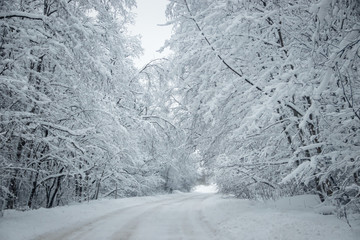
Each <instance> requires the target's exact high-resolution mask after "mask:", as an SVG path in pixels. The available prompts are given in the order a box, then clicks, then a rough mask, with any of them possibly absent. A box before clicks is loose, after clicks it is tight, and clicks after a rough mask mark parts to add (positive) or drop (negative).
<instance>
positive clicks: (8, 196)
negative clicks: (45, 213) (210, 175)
mask: <svg viewBox="0 0 360 240" xmlns="http://www.w3.org/2000/svg"><path fill="white" fill-rule="evenodd" d="M135 4H136V3H135V1H134V0H13V1H8V0H5V1H0V35H1V42H0V56H1V58H0V59H1V61H0V181H1V189H0V208H1V209H6V208H8V209H11V208H26V207H28V208H37V207H53V206H57V205H64V204H67V203H68V202H71V201H84V200H89V199H97V198H98V197H104V196H111V197H116V196H119V197H120V196H137V195H145V194H151V193H155V192H162V191H171V189H185V190H188V189H189V188H191V186H192V185H193V184H194V182H195V179H196V164H195V162H194V161H193V159H192V158H191V155H190V154H187V153H188V151H189V149H187V148H185V146H184V145H183V144H182V142H184V141H182V139H184V138H185V135H184V132H183V131H180V130H179V129H178V128H177V127H175V126H174V125H173V124H172V123H171V122H170V121H169V120H167V119H166V108H168V107H169V104H171V101H172V100H171V99H170V98H169V96H168V95H166V94H163V93H165V92H166V91H167V89H168V88H169V86H162V85H161V84H162V83H161V82H162V79H161V77H160V76H163V74H159V73H158V72H157V70H156V69H154V68H153V67H152V66H150V65H149V66H147V67H146V68H144V69H143V70H142V71H141V72H140V73H138V72H137V70H136V69H135V68H134V66H133V63H132V60H131V59H132V58H133V57H136V56H137V55H139V54H140V53H141V48H140V44H139V40H138V39H137V38H135V37H131V36H129V35H127V32H126V31H127V30H126V26H127V25H128V24H130V23H131V22H132V21H133V20H132V19H133V16H132V13H131V8H133V7H134V6H135ZM147 76H152V78H151V81H150V79H148V78H147ZM146 80H148V83H149V84H148V85H147V84H146ZM161 96H164V97H163V98H162V99H160V97H161Z"/></svg>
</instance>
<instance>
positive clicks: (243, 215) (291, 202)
mask: <svg viewBox="0 0 360 240" xmlns="http://www.w3.org/2000/svg"><path fill="white" fill-rule="evenodd" d="M318 205H319V201H318V199H317V197H316V196H314V195H307V196H296V197H291V198H283V199H280V200H278V201H266V202H255V201H250V200H241V199H236V198H232V197H221V196H215V197H213V198H212V199H209V200H206V201H205V202H204V203H203V208H204V209H207V211H206V212H203V215H204V219H205V220H206V221H207V222H209V223H210V225H213V226H218V227H219V228H218V230H217V234H218V236H220V237H221V236H227V238H226V239H241V240H250V239H254V240H265V239H268V240H272V239H277V240H281V239H282V240H289V239H291V240H309V239H312V240H314V239H316V240H332V239H334V240H335V239H342V240H355V239H359V233H360V231H359V230H360V226H353V229H351V228H350V227H349V226H348V225H347V224H346V222H345V221H342V220H339V219H338V218H336V217H335V216H334V215H326V216H325V215H321V214H318V213H315V212H314V209H315V208H317V206H318ZM219 239H222V238H219Z"/></svg>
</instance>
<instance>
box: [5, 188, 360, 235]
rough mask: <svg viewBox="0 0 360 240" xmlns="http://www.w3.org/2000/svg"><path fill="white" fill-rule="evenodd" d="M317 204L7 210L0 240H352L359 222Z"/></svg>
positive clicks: (119, 203) (156, 201)
mask: <svg viewBox="0 0 360 240" xmlns="http://www.w3.org/2000/svg"><path fill="white" fill-rule="evenodd" d="M318 204H319V202H318V200H317V198H316V196H297V197H292V198H284V199H281V200H278V201H266V202H255V201H249V200H240V199H235V198H232V197H229V196H227V197H226V196H221V195H220V194H214V193H199V192H193V193H175V194H171V195H160V196H151V197H136V198H126V199H117V200H98V201H91V202H89V203H82V204H77V205H71V206H65V207H56V208H53V209H38V210H32V211H26V212H20V211H13V210H7V211H5V213H4V217H2V218H0V239H4V240H5V239H6V240H22V239H24V240H25V239H38V240H40V239H43V240H45V239H46V240H54V239H74V240H75V239H76V240H80V239H86V240H106V239H109V240H115V239H116V240H125V239H138V240H147V239H149V240H152V239H153V240H170V239H173V240H177V239H184V240H188V239H194V240H195V239H196V240H202V239H206V240H212V239H219V240H226V239H234V240H235V239H241V240H250V239H254V240H262V239H269V240H272V239H277V240H280V239H283V240H288V239H292V240H300V239H303V240H305V239H316V240H318V239H324V240H325V239H326V240H331V239H342V240H348V239H349V240H350V239H358V237H359V236H360V226H359V225H360V224H359V222H355V221H354V222H353V226H352V228H350V227H349V225H348V224H347V223H346V222H345V221H344V220H341V219H338V218H336V216H334V215H323V214H320V213H319V212H316V209H317V207H316V206H318ZM355 223H356V224H355ZM354 225H355V226H354Z"/></svg>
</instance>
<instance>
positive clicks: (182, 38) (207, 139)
mask: <svg viewBox="0 0 360 240" xmlns="http://www.w3.org/2000/svg"><path fill="white" fill-rule="evenodd" d="M167 15H168V17H169V22H170V23H172V24H173V26H174V35H173V36H172V38H171V40H170V41H168V46H170V47H171V48H172V49H173V51H174V56H173V59H172V64H173V66H174V67H172V68H171V71H172V74H173V76H174V79H175V80H176V82H177V84H176V88H174V92H175V93H174V94H175V95H177V96H181V97H179V98H178V103H177V109H178V112H177V114H178V115H177V119H178V121H179V123H180V124H181V126H182V127H183V128H184V129H186V131H187V134H188V138H187V143H186V144H187V145H189V146H191V147H193V148H194V149H195V150H196V151H197V152H198V153H200V154H201V155H202V157H203V164H204V166H206V167H207V169H208V171H210V173H211V174H212V175H213V176H214V179H215V180H216V182H217V184H218V186H219V188H220V190H221V191H223V192H228V193H234V194H236V195H237V196H239V197H248V198H255V197H273V196H274V194H298V193H303V192H313V193H317V194H318V195H319V196H320V198H321V200H323V201H324V200H331V201H334V203H337V204H339V206H342V207H344V206H349V205H351V206H356V204H357V206H359V205H358V204H359V202H360V179H359V174H360V68H359V67H360V2H359V1H357V0H319V1H310V0H297V1H281V0H280V1H279V0H270V1H264V0H215V1H213V0H201V1H197V0H172V1H171V3H170V4H169V5H168V9H167ZM357 208H358V207H357Z"/></svg>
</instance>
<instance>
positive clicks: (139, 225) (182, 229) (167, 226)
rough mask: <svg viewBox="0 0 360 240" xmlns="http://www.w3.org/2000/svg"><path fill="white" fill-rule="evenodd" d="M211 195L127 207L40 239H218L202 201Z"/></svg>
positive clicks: (183, 197) (197, 195) (190, 196)
mask: <svg viewBox="0 0 360 240" xmlns="http://www.w3.org/2000/svg"><path fill="white" fill-rule="evenodd" d="M212 196H213V195H212V194H191V195H183V196H180V197H177V198H175V199H172V198H171V199H165V200H159V201H155V202H151V203H143V204H139V205H136V206H131V207H125V208H123V209H120V210H117V211H115V212H112V213H109V214H105V215H103V216H101V217H98V218H96V219H93V220H91V221H89V222H87V223H84V224H82V225H80V226H75V227H70V228H67V229H63V230H61V231H57V232H53V233H48V234H45V235H43V236H41V237H39V238H37V239H39V240H40V239H41V240H58V239H59V240H60V239H74V240H75V239H76V240H80V239H84V240H85V239H86V240H92V239H93V240H99V239H112V240H128V239H129V240H130V239H139V240H140V239H142V240H143V239H157V240H161V239H164V240H165V239H174V240H175V239H197V240H202V239H204V240H205V239H207V240H211V239H215V238H214V237H215V232H216V230H215V227H216V226H212V225H210V224H209V223H208V222H207V221H206V220H204V217H203V209H202V207H201V206H202V203H203V202H204V201H205V200H206V199H208V198H210V197H212Z"/></svg>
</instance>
